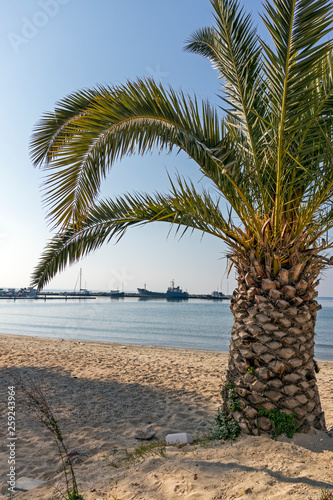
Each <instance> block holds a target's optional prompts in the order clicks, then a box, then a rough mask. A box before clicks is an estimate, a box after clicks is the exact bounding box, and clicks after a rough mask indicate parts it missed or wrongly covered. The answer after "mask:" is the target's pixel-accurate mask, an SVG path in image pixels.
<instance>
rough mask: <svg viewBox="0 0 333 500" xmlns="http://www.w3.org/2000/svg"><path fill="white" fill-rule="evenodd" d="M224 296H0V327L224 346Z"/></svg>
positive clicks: (326, 303) (319, 329) (324, 341)
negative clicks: (172, 298) (218, 299)
mask: <svg viewBox="0 0 333 500" xmlns="http://www.w3.org/2000/svg"><path fill="white" fill-rule="evenodd" d="M319 302H320V303H321V305H322V306H323V309H322V310H321V311H319V313H318V319H317V325H316V348H315V352H316V358H317V359H326V360H333V334H332V331H333V298H330V299H326V298H325V299H320V300H319ZM229 307H230V304H229V301H223V302H212V301H209V300H207V301H205V300H195V299H190V300H188V301H185V302H167V301H165V300H163V299H161V300H151V301H142V300H139V299H136V298H125V299H110V298H98V299H95V300H90V299H89V300H82V299H81V300H73V301H70V300H68V301H65V300H54V301H52V300H50V301H43V300H37V301H34V300H16V301H13V300H1V301H0V333H7V334H19V335H35V336H40V337H52V338H68V339H77V340H95V341H104V342H119V343H126V344H143V345H154V346H167V347H184V348H190V349H205V350H210V351H228V349H229V342H230V332H231V328H232V322H233V321H232V314H231V312H230V309H229Z"/></svg>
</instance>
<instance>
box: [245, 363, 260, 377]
mask: <svg viewBox="0 0 333 500" xmlns="http://www.w3.org/2000/svg"><path fill="white" fill-rule="evenodd" d="M245 373H251V375H254V376H255V377H258V373H257V372H256V370H255V368H254V366H247V367H246V368H245Z"/></svg>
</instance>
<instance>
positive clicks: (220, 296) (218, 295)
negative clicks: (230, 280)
mask: <svg viewBox="0 0 333 500" xmlns="http://www.w3.org/2000/svg"><path fill="white" fill-rule="evenodd" d="M210 297H211V298H212V299H213V300H223V299H231V295H225V294H224V293H222V292H219V291H218V290H214V292H212V293H211V294H210Z"/></svg>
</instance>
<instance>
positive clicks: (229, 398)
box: [222, 380, 241, 413]
mask: <svg viewBox="0 0 333 500" xmlns="http://www.w3.org/2000/svg"><path fill="white" fill-rule="evenodd" d="M222 398H223V401H224V402H226V405H227V410H228V411H229V412H230V413H233V412H234V411H239V410H240V409H241V405H240V401H239V399H238V398H237V395H236V386H235V384H234V381H233V380H228V382H227V383H226V384H225V386H224V388H223V389H222Z"/></svg>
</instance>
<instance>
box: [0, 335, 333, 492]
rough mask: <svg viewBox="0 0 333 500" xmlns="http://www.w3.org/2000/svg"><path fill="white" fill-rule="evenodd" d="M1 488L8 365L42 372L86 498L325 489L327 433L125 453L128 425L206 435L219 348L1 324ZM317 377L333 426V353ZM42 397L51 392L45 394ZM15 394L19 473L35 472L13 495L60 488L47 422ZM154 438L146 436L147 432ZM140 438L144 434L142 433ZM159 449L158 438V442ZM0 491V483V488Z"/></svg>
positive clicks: (332, 458) (331, 455) (331, 475)
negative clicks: (130, 456)
mask: <svg viewBox="0 0 333 500" xmlns="http://www.w3.org/2000/svg"><path fill="white" fill-rule="evenodd" d="M0 353H1V355H0V367H1V372H0V375H1V391H0V393H1V444H2V446H1V455H0V471H1V476H0V498H1V499H5V498H8V496H5V495H3V494H4V492H5V491H6V489H7V486H6V480H7V476H6V475H7V473H8V471H9V465H8V464H7V460H8V449H6V443H7V387H8V386H9V385H12V384H13V375H15V376H18V375H19V376H22V377H23V378H25V377H26V374H27V373H29V374H30V376H31V377H33V378H34V379H35V380H36V379H38V378H41V379H43V384H46V385H47V386H49V388H50V394H52V401H53V403H52V404H53V408H54V412H55V415H56V417H57V418H58V422H59V425H60V427H61V429H62V430H63V434H64V437H65V440H66V442H67V444H68V448H69V450H70V451H71V452H73V453H74V455H73V460H74V463H75V471H76V477H77V481H78V485H79V489H80V492H81V493H82V494H83V496H84V498H85V500H102V499H103V500H111V499H113V500H129V499H136V500H174V499H178V498H188V499H193V500H194V499H203V500H220V499H221V500H222V499H223V500H231V499H246V500H266V499H267V500H268V499H269V500H272V499H284V498H292V499H293V500H297V499H306V500H308V499H309V498H311V499H312V500H317V499H318V500H319V499H320V494H321V490H323V489H332V490H333V437H332V436H333V429H332V432H312V433H310V434H307V435H304V434H297V435H296V436H295V437H294V438H293V439H292V440H291V439H288V438H286V437H281V438H279V439H278V440H277V441H274V440H272V439H271V438H270V437H267V436H266V437H263V436H261V437H256V436H243V437H239V438H238V439H237V440H236V441H234V442H221V441H219V442H216V441H214V442H205V441H202V442H200V443H199V444H194V445H186V446H184V447H175V446H170V447H169V446H168V447H167V448H166V453H165V456H160V455H159V454H158V451H155V453H154V456H150V455H149V454H146V455H145V456H143V457H141V458H140V457H139V458H138V460H136V461H135V462H133V463H128V461H127V462H126V461H124V460H123V459H124V457H125V456H126V450H127V453H129V452H131V451H133V450H134V449H135V448H137V447H138V446H140V444H141V442H140V441H138V440H137V439H135V438H134V435H135V433H136V432H137V431H138V430H145V429H147V428H153V429H154V430H155V431H156V440H157V439H159V440H163V439H164V438H165V436H166V434H168V433H175V432H189V433H192V434H193V437H194V438H195V439H198V438H200V437H203V436H205V435H207V434H208V433H209V432H210V430H211V428H212V424H213V419H214V416H215V414H216V412H217V410H218V407H219V404H220V388H221V379H222V377H223V375H224V374H225V369H226V362H227V354H225V353H218V352H208V351H197V350H191V349H171V348H160V347H146V346H139V345H120V344H107V343H96V342H78V341H69V340H60V339H42V338H38V337H24V336H13V335H0ZM319 366H320V373H319V374H318V384H319V390H320V395H321V400H322V405H323V409H324V411H325V414H326V424H327V428H328V429H331V428H332V427H333V363H332V362H328V361H322V362H319ZM50 397H51V396H50ZM21 399H22V396H21V394H20V391H19V390H18V391H17V396H16V426H17V442H16V472H17V478H22V477H27V478H31V479H38V480H42V481H45V484H43V485H41V486H39V487H37V488H34V489H33V490H30V491H28V492H16V493H15V495H14V498H19V499H20V500H21V499H22V500H28V499H29V500H42V499H43V500H49V499H55V498H60V497H59V494H58V493H57V491H56V489H57V488H58V489H60V490H62V491H64V481H63V473H62V472H61V469H60V462H59V457H58V455H57V451H56V448H55V446H54V444H53V441H52V437H51V435H50V434H49V431H47V429H45V428H43V427H41V426H40V424H39V423H38V422H37V421H36V420H35V419H33V418H32V416H31V415H29V413H27V410H26V409H25V407H24V406H23V403H22V401H21ZM154 440H155V438H153V442H154ZM146 443H147V441H146ZM157 450H158V449H157ZM1 493H2V494H1Z"/></svg>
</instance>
